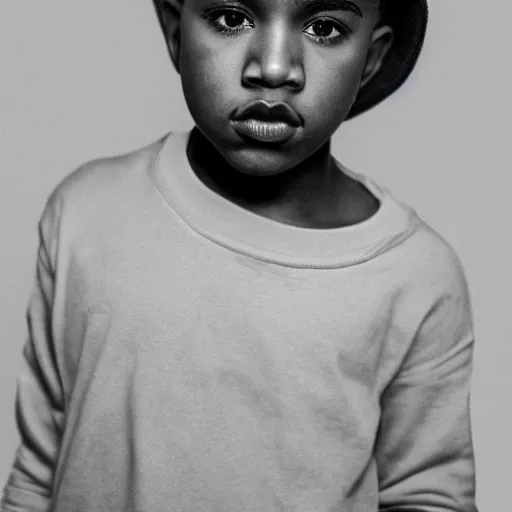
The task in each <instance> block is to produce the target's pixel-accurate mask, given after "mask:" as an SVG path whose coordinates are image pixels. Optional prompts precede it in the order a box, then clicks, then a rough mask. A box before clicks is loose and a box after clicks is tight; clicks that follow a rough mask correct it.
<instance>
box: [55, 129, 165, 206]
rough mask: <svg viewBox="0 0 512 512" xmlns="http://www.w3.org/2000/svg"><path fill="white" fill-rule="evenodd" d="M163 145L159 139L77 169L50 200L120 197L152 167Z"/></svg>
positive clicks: (91, 161) (56, 189)
mask: <svg viewBox="0 0 512 512" xmlns="http://www.w3.org/2000/svg"><path fill="white" fill-rule="evenodd" d="M162 141H163V138H159V139H158V140H156V141H153V142H151V143H149V144H147V145H145V146H143V147H140V148H138V149H135V150H133V151H130V152H127V153H123V154H119V155H115V156H106V157H101V158H97V159H94V160H90V161H88V162H86V163H84V164H82V165H80V166H79V167H78V168H76V169H75V170H73V171H72V172H70V173H69V174H67V175H66V176H65V177H64V178H63V179H62V180H61V181H60V182H59V183H58V184H57V185H56V186H55V188H54V189H53V191H52V193H51V195H50V198H54V199H58V200H60V201H70V200H73V201H77V200H80V198H82V197H83V198H85V199H86V200H87V201H88V202H90V201H91V200H94V198H96V197H98V196H102V195H105V194H111V193H115V194H116V195H119V193H120V192H121V190H122V189H123V188H126V187H130V186H133V184H132V183H131V182H132V181H133V180H136V179H137V176H141V175H143V174H144V172H145V171H146V170H147V169H148V167H149V166H151V165H152V162H153V159H154V157H155V155H156V154H157V153H158V150H159V148H160V147H161V144H162Z"/></svg>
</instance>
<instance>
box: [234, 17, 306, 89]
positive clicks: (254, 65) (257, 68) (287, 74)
mask: <svg viewBox="0 0 512 512" xmlns="http://www.w3.org/2000/svg"><path fill="white" fill-rule="evenodd" d="M255 35H256V34H255ZM255 39H256V41H255V42H254V43H253V45H251V46H252V47H251V50H250V51H249V55H248V59H247V65H246V66H245V69H244V72H243V76H242V82H243V85H244V86H246V87H269V88H278V87H289V88H291V89H294V90H300V89H302V88H303V87H304V82H305V76H304V69H303V66H302V57H301V52H302V48H301V43H300V41H299V40H297V39H296V38H293V37H290V35H289V34H287V33H286V30H285V29H283V27H281V26H275V27H273V28H272V29H270V30H267V31H266V32H265V33H263V34H261V33H260V34H258V35H256V37H255Z"/></svg>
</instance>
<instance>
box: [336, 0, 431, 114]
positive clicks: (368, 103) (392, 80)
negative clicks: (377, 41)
mask: <svg viewBox="0 0 512 512" xmlns="http://www.w3.org/2000/svg"><path fill="white" fill-rule="evenodd" d="M381 1H384V2H386V6H385V11H384V18H383V20H382V23H383V24H386V25H390V26H391V27H392V28H393V31H394V41H393V45H392V46H391V48H390V50H389V51H388V53H387V55H386V57H385V58H384V61H383V63H382V67H381V69H380V70H379V72H378V73H377V74H376V75H375V76H374V77H373V78H372V80H370V81H369V82H368V83H367V84H366V85H365V86H364V87H363V88H362V89H361V90H360V91H359V93H358V95H357V98H356V101H355V102H354V104H353V105H352V108H351V110H350V112H349V113H348V116H347V118H346V119H350V118H352V117H355V116H357V115H359V114H362V113H363V112H366V111H367V110H369V109H370V108H372V107H374V106H375V105H377V104H378V103H380V102H381V101H383V100H384V99H386V98H387V97H388V96H389V95H390V94H392V93H393V92H395V91H396V90H397V89H398V88H399V87H400V86H401V85H402V84H403V83H404V82H405V80H406V79H407V77H408V76H409V75H410V74H411V71H412V70H413V68H414V66H415V65H416V61H417V60H418V57H419V55H420V52H421V48H422V46H423V41H424V39H425V33H426V30H427V21H428V4H427V0H381Z"/></svg>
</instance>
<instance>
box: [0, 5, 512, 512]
mask: <svg viewBox="0 0 512 512" xmlns="http://www.w3.org/2000/svg"><path fill="white" fill-rule="evenodd" d="M498 1H500V3H499V4H498ZM0 3H1V5H0V62H1V67H0V234H1V248H0V285H1V289H2V293H1V297H0V300H1V307H0V326H1V343H0V364H1V366H0V384H1V386H0V414H1V416H0V418H1V419H0V486H3V484H4V482H5V480H6V478H7V475H8V471H9V467H10V464H11V462H12V457H13V454H14V450H15V447H16V444H17V433H16V430H15V426H14V393H15V378H16V375H17V372H18V371H19V369H20V361H21V350H22V345H23V343H24V338H25V335H26V326H25V309H26V306H27V301H28V297H29V293H30V289H31V285H32V279H33V275H34V270H35V255H36V244H37V237H36V225H37V221H38V219H39V215H40V213H41V210H42V207H43V205H44V202H45V200H46V198H47V197H48V195H49V193H50V192H51V190H52V189H53V188H54V187H55V185H56V184H57V183H58V182H59V181H60V180H61V179H62V178H63V177H64V176H65V175H66V174H68V173H69V172H71V171H72V170H73V169H75V168H76V167H77V166H78V165H79V164H81V163H83V162H85V161H86V160H90V159H92V158H96V157H99V156H102V155H111V154H116V153H121V152H125V151H129V150H132V149H135V148H136V147H138V146H141V145H144V144H146V143H148V142H150V141H152V140H154V139H156V138H157V137H159V136H161V135H162V134H164V133H165V132H167V131H169V130H171V129H173V128H174V129H176V128H180V129H183V128H189V127H191V126H192V121H191V118H190V116H189V114H188V111H187V109H186V106H185V103H184V100H183V96H182V92H181V86H180V82H179V79H178V76H177V75H176V73H175V72H174V70H173V69H172V65H171V64H170V62H169V60H168V58H167V54H166V50H165V47H164V44H163V39H162V36H161V34H160V32H159V27H158V26H157V21H156V17H155V14H154V12H153V10H152V5H151V0H52V1H43V2H41V1H36V0H28V1H24V2H20V1H19V0H1V2H0ZM511 5H512V4H511V3H510V2H507V1H504V0H486V1H485V2H477V1H476V0H473V1H472V0H433V1H432V2H431V22H430V26H429V30H428V34H427V40H426V43H425V47H424V51H423V53H422V56H421V59H420V63H419V65H418V67H417V68H416V71H415V72H414V74H413V76H412V77H411V79H410V80H409V81H408V82H407V83H406V85H405V86H404V87H403V88H402V89H401V90H400V92H399V93H397V94H396V95H394V96H393V97H392V98H390V99H389V100H388V101H387V102H385V103H384V104H383V105H381V106H379V107H377V108H375V109H374V110H373V111H371V112H370V113H367V114H364V115H363V116H362V117H361V118H358V119H356V120H353V121H349V122H347V123H346V124H345V125H343V126H342V127H341V128H340V130H339V131H338V132H337V134H336V136H335V138H334V140H333V151H334V153H335V154H336V156H337V157H338V158H339V159H340V160H341V161H342V162H343V163H345V164H346V165H347V166H349V167H350V168H352V169H354V170H355V171H358V172H362V173H365V174H367V175H369V176H370V177H372V178H373V179H374V180H376V181H377V182H379V183H380V184H382V185H384V186H386V187H387V188H389V189H390V190H391V191H392V192H393V193H394V195H395V196H397V197H398V198H400V199H402V200H404V201H406V202H408V203H410V204H412V206H413V207H414V208H415V209H416V210H417V211H418V213H419V214H420V215H421V216H422V217H423V218H424V219H425V220H426V221H427V222H428V223H429V224H431V225H432V226H433V227H434V228H435V229H436V230H437V231H438V232H439V233H440V234H441V235H443V236H444V237H445V238H446V239H447V240H448V241H449V242H450V243H451V245H452V246H453V247H454V248H455V250H456V251H457V253H458V255H459V257H460V258H461V260H462V263H463V265H464V267H465V270H466V274H467V278H468V281H469V285H470V291H471V295H472V300H473V311H474V318H475V326H476V334H477V345H476V350H475V365H474V378H473V398H472V417H473V432H474V440H475V448H476V456H477V483H478V504H479V506H480V509H481V511H482V512H483V511H504V510H510V500H509V499H508V498H509V495H510V486H511V484H510V476H511V475H512V471H511V469H510V460H512V442H511V440H510V435H511V434H512V410H511V406H512V400H511V395H512V387H511V383H512V378H511V377H510V372H511V363H512V342H511V340H510V332H511V331H512V322H511V318H512V312H510V306H511V301H510V295H511V285H512V282H511V278H510V272H509V265H510V263H511V261H512V250H511V237H510V229H509V227H508V223H507V219H508V218H511V216H512V212H511V211H510V201H509V198H510V189H509V188H510V184H511V179H510V174H509V173H510V161H511V159H510V156H511V155H510V152H509V151H508V149H509V147H510V141H509V136H510V133H511V130H510V127H509V119H510V116H509V113H510V106H511V101H510V96H509V95H510V91H511V90H512V88H511V84H510V83H507V82H508V75H509V69H508V66H509V64H510V57H509V55H508V51H507V48H510V39H509V35H508V31H509V25H510V19H511V17H512V6H511Z"/></svg>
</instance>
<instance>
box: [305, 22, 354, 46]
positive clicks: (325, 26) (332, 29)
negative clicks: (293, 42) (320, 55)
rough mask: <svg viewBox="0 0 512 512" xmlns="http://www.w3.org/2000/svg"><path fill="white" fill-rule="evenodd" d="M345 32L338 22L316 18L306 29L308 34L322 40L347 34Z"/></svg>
mask: <svg viewBox="0 0 512 512" xmlns="http://www.w3.org/2000/svg"><path fill="white" fill-rule="evenodd" d="M344 32H345V31H344V30H343V29H342V27H341V26H340V25H339V24H338V23H335V22H334V21H331V20H327V19H320V20H316V21H314V22H313V23H311V24H309V25H308V26H307V27H306V29H305V33H306V34H308V35H310V36H312V37H313V38H314V39H317V40H321V41H329V40H333V39H338V38H339V37H340V36H342V35H345V34H344Z"/></svg>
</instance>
